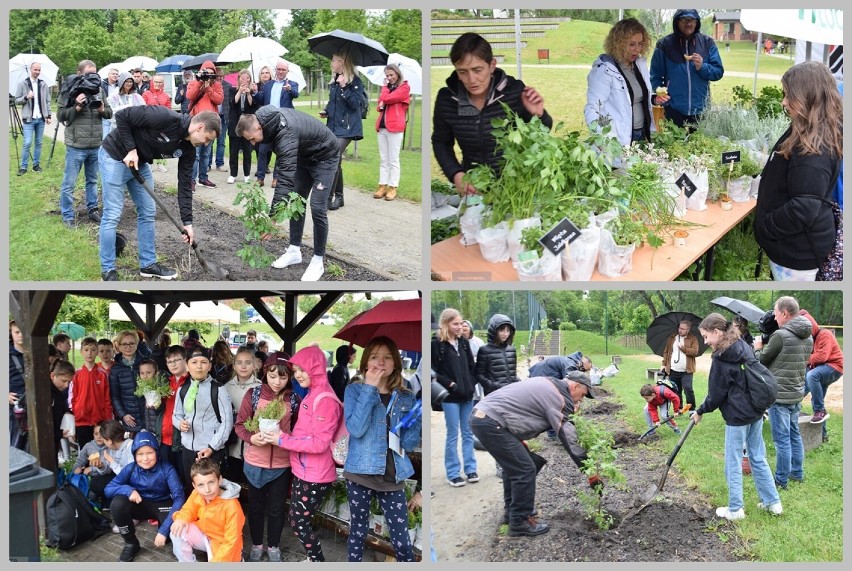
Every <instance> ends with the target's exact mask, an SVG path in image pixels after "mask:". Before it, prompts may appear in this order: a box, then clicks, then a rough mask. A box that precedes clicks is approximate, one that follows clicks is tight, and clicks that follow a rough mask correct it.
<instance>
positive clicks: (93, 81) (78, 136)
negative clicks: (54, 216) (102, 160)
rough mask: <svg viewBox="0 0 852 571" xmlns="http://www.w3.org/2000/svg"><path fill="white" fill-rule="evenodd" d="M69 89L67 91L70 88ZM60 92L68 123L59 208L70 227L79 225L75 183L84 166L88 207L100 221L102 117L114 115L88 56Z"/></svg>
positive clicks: (61, 112)
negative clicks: (75, 201) (76, 211)
mask: <svg viewBox="0 0 852 571" xmlns="http://www.w3.org/2000/svg"><path fill="white" fill-rule="evenodd" d="M66 89H67V91H66ZM66 89H63V93H61V94H60V101H59V106H60V109H59V120H60V121H61V122H62V124H63V125H64V126H65V146H66V151H65V176H64V177H63V179H62V186H61V188H60V190H59V207H60V209H61V211H62V223H63V224H65V227H66V228H75V227H76V226H77V222H76V216H75V213H74V186H76V184H77V177H78V176H79V174H80V169H81V168H83V167H85V169H86V210H87V213H88V216H89V220H91V221H92V222H94V223H96V224H100V222H101V215H100V213H98V149H100V147H101V142H102V138H103V126H102V124H101V120H102V119H110V118H112V109H111V108H110V106H109V105H108V104H107V103H106V94H104V92H103V86H102V84H101V76H99V75H98V74H97V67H96V66H95V62H93V61H92V60H89V59H84V60H83V61H81V62H80V63H79V64H78V65H77V75H76V76H71V77H70V78H69V79H67V80H66Z"/></svg>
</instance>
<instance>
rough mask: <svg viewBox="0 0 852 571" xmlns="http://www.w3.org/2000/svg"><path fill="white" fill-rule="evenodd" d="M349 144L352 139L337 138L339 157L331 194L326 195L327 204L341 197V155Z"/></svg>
mask: <svg viewBox="0 0 852 571" xmlns="http://www.w3.org/2000/svg"><path fill="white" fill-rule="evenodd" d="M351 142H352V139H344V138H343V137H338V138H337V153H338V155H340V156H339V157H338V162H337V174H335V175H334V184H332V186H331V190H332V192H331V193H329V195H328V202H329V204H331V199H332V197H334V196H337V197H338V198H340V197H342V196H343V153H344V152H345V151H346V147H348V146H349V143H351Z"/></svg>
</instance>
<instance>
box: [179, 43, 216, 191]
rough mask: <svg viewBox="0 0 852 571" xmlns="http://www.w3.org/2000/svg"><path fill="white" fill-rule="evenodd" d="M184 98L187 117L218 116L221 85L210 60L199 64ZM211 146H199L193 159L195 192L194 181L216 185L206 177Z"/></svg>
mask: <svg viewBox="0 0 852 571" xmlns="http://www.w3.org/2000/svg"><path fill="white" fill-rule="evenodd" d="M186 98H187V99H189V116H190V117H194V116H196V115H198V114H199V113H201V112H202V111H213V112H214V113H216V115H218V114H219V105H220V104H221V103H222V101H224V100H225V93H224V91H222V83H221V82H220V81H219V80H218V79H217V78H216V66H214V65H213V62H212V61H210V60H207V61H205V62H204V63H203V64H201V69H199V70H198V72H197V73H196V74H195V79H194V80H192V81H190V82H189V85H188V86H187V88H186ZM211 149H212V144H210V143H208V144H206V145H203V146H200V147H199V148H198V152H197V154H196V158H195V166H194V167H193V168H192V189H193V190H195V181H196V179H197V180H198V184H201V185H203V186H206V187H208V188H216V185H215V184H214V183H213V182H212V181H211V180H210V179H209V178H208V177H207V168H208V165H209V164H210V151H211Z"/></svg>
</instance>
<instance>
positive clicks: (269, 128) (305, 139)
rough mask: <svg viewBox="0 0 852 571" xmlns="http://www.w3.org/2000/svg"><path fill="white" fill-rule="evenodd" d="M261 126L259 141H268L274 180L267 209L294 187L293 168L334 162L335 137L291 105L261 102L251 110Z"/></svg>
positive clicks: (294, 189) (294, 175) (294, 188)
mask: <svg viewBox="0 0 852 571" xmlns="http://www.w3.org/2000/svg"><path fill="white" fill-rule="evenodd" d="M255 115H256V116H257V120H258V122H259V123H260V126H261V128H262V129H263V142H264V143H267V144H271V145H272V150H273V152H274V153H275V169H274V171H273V176H272V178H274V179H276V180H277V181H278V185H277V186H276V187H275V195H274V196H273V197H272V205H271V207H270V212H271V211H273V210H275V207H276V206H278V203H279V202H281V201H282V200H284V199H285V198H287V195H288V194H290V193H291V192H295V191H296V168H297V167H298V166H304V165H314V164H317V163H321V162H324V161H328V162H330V163H335V164H336V163H337V161H338V151H337V137H335V136H334V133H332V132H331V131H330V130H329V129H328V127H326V126H325V125H323V124H322V121H320V120H319V119H316V118H314V117H311V116H310V115H308V114H307V113H303V112H301V111H296V110H295V109H286V108H284V109H280V108H278V107H276V106H275V105H264V106H263V107H261V108H260V109H258V110H257V113H255Z"/></svg>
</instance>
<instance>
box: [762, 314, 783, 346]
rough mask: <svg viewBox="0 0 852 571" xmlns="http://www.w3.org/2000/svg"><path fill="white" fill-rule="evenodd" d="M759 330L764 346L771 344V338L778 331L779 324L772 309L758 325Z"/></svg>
mask: <svg viewBox="0 0 852 571" xmlns="http://www.w3.org/2000/svg"><path fill="white" fill-rule="evenodd" d="M757 328H758V329H759V330H760V333H761V334H762V335H761V337H762V339H763V344H764V345H766V344H767V343H769V336H770V335H772V334H773V333H775V332H776V331H778V322H777V321H776V320H775V312H774V311H773V310H771V309H770V310H769V311H767V312H766V313H764V314H763V317H761V318H760V321H758V323H757Z"/></svg>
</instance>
